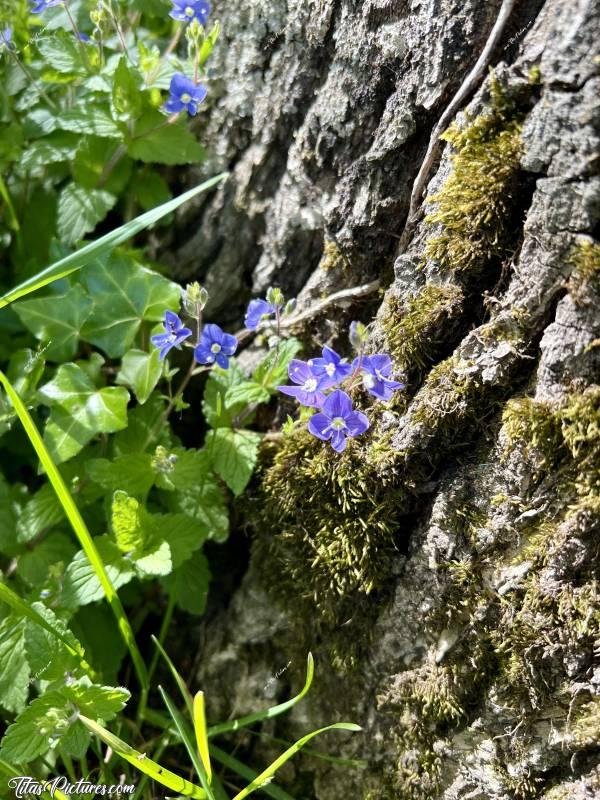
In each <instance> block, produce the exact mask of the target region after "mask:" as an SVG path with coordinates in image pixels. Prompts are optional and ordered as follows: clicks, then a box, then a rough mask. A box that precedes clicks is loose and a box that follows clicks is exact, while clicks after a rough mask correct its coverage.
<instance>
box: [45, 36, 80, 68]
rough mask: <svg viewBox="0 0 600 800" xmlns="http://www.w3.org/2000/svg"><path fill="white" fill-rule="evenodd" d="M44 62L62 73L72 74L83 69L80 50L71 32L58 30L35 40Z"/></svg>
mask: <svg viewBox="0 0 600 800" xmlns="http://www.w3.org/2000/svg"><path fill="white" fill-rule="evenodd" d="M37 46H38V50H39V51H40V54H41V56H42V58H43V59H44V62H45V64H48V65H49V66H50V67H52V68H53V69H55V70H56V71H57V72H60V73H63V74H73V73H77V72H81V71H82V70H83V69H84V64H83V60H82V57H81V50H80V49H79V47H78V44H77V40H76V39H75V37H74V36H73V34H72V33H69V32H67V31H65V30H59V31H56V32H55V33H53V34H51V35H50V36H43V37H41V38H40V39H38V41H37Z"/></svg>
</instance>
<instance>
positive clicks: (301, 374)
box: [277, 358, 326, 408]
mask: <svg viewBox="0 0 600 800" xmlns="http://www.w3.org/2000/svg"><path fill="white" fill-rule="evenodd" d="M288 375H289V376H290V380H292V381H293V382H294V383H296V384H298V385H297V386H278V387H277V388H278V389H279V391H280V392H283V394H288V395H289V396H290V397H295V398H296V399H297V400H298V402H299V403H301V404H302V405H303V406H313V407H315V408H320V407H321V406H322V405H323V403H324V402H325V395H324V394H323V391H322V390H323V389H324V388H325V386H324V384H325V383H326V381H325V380H324V379H323V377H322V376H318V375H315V373H314V372H313V370H312V367H311V366H310V364H307V363H306V362H305V361H299V360H298V359H297V358H294V359H292V360H291V361H290V364H289V366H288Z"/></svg>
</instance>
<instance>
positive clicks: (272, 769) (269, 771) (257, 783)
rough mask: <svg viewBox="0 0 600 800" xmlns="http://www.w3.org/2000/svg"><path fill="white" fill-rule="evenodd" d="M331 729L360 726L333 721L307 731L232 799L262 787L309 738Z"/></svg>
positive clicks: (356, 727) (355, 728)
mask: <svg viewBox="0 0 600 800" xmlns="http://www.w3.org/2000/svg"><path fill="white" fill-rule="evenodd" d="M333 730H343V731H360V730H362V728H361V727H360V725H355V724H354V723H353V722H335V723H334V724H333V725H327V727H326V728H319V729H318V730H316V731H313V732H312V733H307V734H306V736H303V737H302V738H301V739H298V741H297V742H295V743H294V744H293V745H292V746H291V747H288V749H287V750H286V751H285V753H282V754H281V755H280V756H279V758H276V759H275V761H273V763H272V764H270V765H269V766H268V767H267V768H266V769H265V770H263V771H262V772H261V773H260V775H257V776H256V778H254V780H253V781H252V783H249V784H248V786H246V788H245V789H242V791H241V792H238V794H236V796H235V797H234V798H233V800H243V798H244V797H248V795H249V794H252V792H255V791H256V790H257V789H260V788H262V786H263V784H264V783H265V782H268V781H270V780H271V779H272V777H273V775H275V773H276V772H277V770H278V769H279V768H280V767H281V766H283V764H285V762H286V761H289V759H290V758H292V756H295V755H296V753H297V752H298V751H299V750H300V749H301V748H302V747H303V746H304V745H305V744H306V743H307V742H310V740H311V739H314V737H315V736H319V734H321V733H325V732H326V731H333Z"/></svg>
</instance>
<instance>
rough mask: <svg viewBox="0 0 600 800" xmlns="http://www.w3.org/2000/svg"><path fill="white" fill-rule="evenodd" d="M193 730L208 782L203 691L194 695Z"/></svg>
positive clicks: (209, 768) (208, 767) (208, 756)
mask: <svg viewBox="0 0 600 800" xmlns="http://www.w3.org/2000/svg"><path fill="white" fill-rule="evenodd" d="M192 719H193V720H194V732H195V734H196V744H197V745H198V752H199V753H200V758H201V759H202V763H203V765H204V769H205V770H206V775H207V777H208V782H209V783H211V782H212V768H211V766H210V754H209V750H208V736H207V733H206V712H205V709H204V692H197V693H196V696H195V697H194V712H193V717H192Z"/></svg>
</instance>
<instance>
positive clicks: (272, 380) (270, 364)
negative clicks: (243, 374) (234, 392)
mask: <svg viewBox="0 0 600 800" xmlns="http://www.w3.org/2000/svg"><path fill="white" fill-rule="evenodd" d="M300 350H302V343H301V342H299V341H298V339H286V340H285V341H284V342H281V343H280V344H279V346H278V347H276V348H274V349H273V350H270V351H269V352H268V353H267V355H266V356H265V358H264V359H263V361H261V363H260V364H259V365H258V367H257V368H256V369H255V370H254V372H253V374H252V380H254V381H255V382H256V383H260V385H261V386H264V387H266V388H268V389H271V390H272V391H274V390H275V389H276V388H277V387H278V386H279V385H280V384H281V383H285V382H286V381H287V377H288V371H287V370H288V364H289V363H290V361H291V360H292V359H293V358H295V357H296V356H297V355H298V353H299V352H300Z"/></svg>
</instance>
